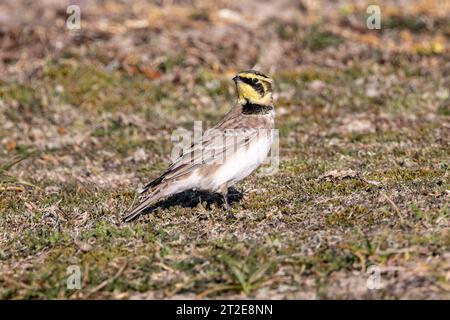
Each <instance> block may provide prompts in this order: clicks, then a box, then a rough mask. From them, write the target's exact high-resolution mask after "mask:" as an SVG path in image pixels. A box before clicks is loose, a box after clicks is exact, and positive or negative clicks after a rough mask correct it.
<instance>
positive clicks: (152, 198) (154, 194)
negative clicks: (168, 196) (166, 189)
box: [123, 189, 165, 222]
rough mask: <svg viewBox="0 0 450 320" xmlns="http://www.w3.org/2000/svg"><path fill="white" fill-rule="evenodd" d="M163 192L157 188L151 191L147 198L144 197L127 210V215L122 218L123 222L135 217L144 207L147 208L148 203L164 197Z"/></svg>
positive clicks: (150, 203)
mask: <svg viewBox="0 0 450 320" xmlns="http://www.w3.org/2000/svg"><path fill="white" fill-rule="evenodd" d="M164 196H165V194H164V193H163V192H161V189H157V190H155V191H153V192H152V193H151V194H150V195H149V196H148V197H147V198H145V200H144V201H142V202H141V203H140V204H139V205H138V206H137V207H135V208H134V209H133V210H131V211H129V212H128V213H127V215H126V216H125V217H124V218H123V221H124V222H130V221H131V220H133V219H135V218H136V217H137V216H138V215H140V214H141V213H142V211H144V210H145V209H146V208H148V207H149V206H150V205H152V204H153V203H155V202H156V201H158V200H159V199H161V198H162V197H164Z"/></svg>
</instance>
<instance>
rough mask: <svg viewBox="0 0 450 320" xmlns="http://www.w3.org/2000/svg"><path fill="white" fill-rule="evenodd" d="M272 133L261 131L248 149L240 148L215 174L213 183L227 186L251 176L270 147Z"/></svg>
mask: <svg viewBox="0 0 450 320" xmlns="http://www.w3.org/2000/svg"><path fill="white" fill-rule="evenodd" d="M272 140H273V132H272V131H271V130H270V131H266V130H262V131H261V132H260V134H259V135H258V137H257V138H255V140H254V141H252V142H251V143H250V144H249V145H248V148H241V149H240V150H239V151H237V152H236V153H235V154H234V155H233V156H232V157H231V158H230V159H229V160H226V161H225V163H224V164H223V165H222V166H221V168H220V169H219V170H218V172H217V173H216V177H215V179H214V180H215V182H216V183H217V185H218V186H220V185H222V184H224V183H225V182H228V185H233V184H234V183H236V182H238V181H240V180H242V179H244V178H245V177H247V176H248V175H249V174H251V173H252V172H253V171H254V170H255V169H256V168H258V167H259V166H260V165H261V163H263V162H264V160H265V159H266V157H267V154H268V153H269V150H270V146H271V145H272Z"/></svg>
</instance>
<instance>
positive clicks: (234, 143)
mask: <svg viewBox="0 0 450 320" xmlns="http://www.w3.org/2000/svg"><path fill="white" fill-rule="evenodd" d="M233 81H234V82H235V84H236V90H237V95H238V100H237V102H236V104H235V106H234V107H233V108H232V109H231V110H230V111H229V112H228V114H226V115H225V117H224V118H223V119H222V121H220V122H219V123H218V124H216V125H215V126H214V127H213V128H211V129H209V130H206V131H205V133H204V134H203V136H202V138H201V139H200V140H199V141H197V142H195V143H194V144H193V145H192V146H191V147H190V148H189V149H188V150H187V151H186V152H183V154H181V155H180V157H179V158H178V159H177V160H175V161H174V162H173V163H172V164H171V165H170V166H169V168H168V169H167V170H166V171H165V172H164V173H163V174H162V175H161V176H159V177H158V178H156V179H155V180H153V181H151V182H150V183H148V184H147V185H145V186H144V187H143V188H142V189H141V191H140V192H141V193H146V194H147V196H146V197H145V198H144V199H143V200H142V202H141V203H140V204H139V205H138V206H137V207H135V208H134V209H132V210H131V211H129V212H128V213H127V214H126V216H125V218H124V220H125V221H126V222H128V221H131V220H133V219H134V218H135V217H137V216H138V215H139V214H140V213H142V211H144V210H145V209H146V208H148V207H149V206H150V205H152V204H154V203H156V202H157V201H158V200H160V199H161V198H163V197H167V196H170V195H173V194H175V193H179V192H182V191H185V190H202V191H210V192H215V193H220V194H221V195H222V197H223V202H224V205H225V207H226V209H227V212H228V216H229V217H230V218H233V217H234V216H233V214H232V212H231V207H230V204H229V202H228V195H227V192H228V187H230V186H232V185H233V184H235V183H236V182H238V181H240V180H242V179H244V178H245V177H247V176H248V175H249V174H251V173H252V172H253V171H254V170H255V169H256V168H258V167H259V165H260V164H261V163H262V162H263V161H264V160H265V158H266V157H267V155H268V153H269V150H270V147H271V144H272V139H273V128H274V117H275V110H274V106H273V103H272V80H271V79H270V78H269V77H267V76H266V75H264V74H262V73H260V72H257V71H254V70H249V71H242V72H239V73H238V74H237V75H236V76H235V77H234V78H233Z"/></svg>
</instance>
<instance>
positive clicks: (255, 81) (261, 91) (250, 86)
mask: <svg viewBox="0 0 450 320" xmlns="http://www.w3.org/2000/svg"><path fill="white" fill-rule="evenodd" d="M233 81H234V82H235V83H236V89H237V93H238V97H239V102H240V103H242V104H245V103H253V104H260V105H267V106H268V105H271V104H272V79H270V78H269V77H268V76H266V75H264V74H262V73H260V72H258V71H254V70H248V71H241V72H239V73H238V74H237V75H236V76H235V77H234V78H233Z"/></svg>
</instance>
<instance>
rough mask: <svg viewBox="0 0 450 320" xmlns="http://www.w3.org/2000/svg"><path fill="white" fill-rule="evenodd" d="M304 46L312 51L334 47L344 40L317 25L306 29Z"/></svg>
mask: <svg viewBox="0 0 450 320" xmlns="http://www.w3.org/2000/svg"><path fill="white" fill-rule="evenodd" d="M304 42H305V46H306V47H307V48H309V49H310V50H312V51H319V50H322V49H325V48H327V47H331V46H333V47H336V46H338V45H340V44H341V43H342V42H344V39H343V38H342V37H340V36H338V35H336V34H334V33H332V32H329V31H322V30H321V28H320V27H319V26H317V25H315V26H313V27H311V28H310V29H308V30H307V31H306V35H305V39H304Z"/></svg>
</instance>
